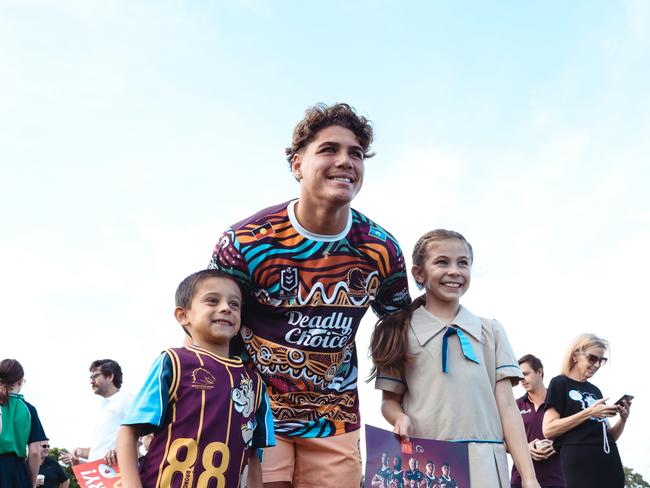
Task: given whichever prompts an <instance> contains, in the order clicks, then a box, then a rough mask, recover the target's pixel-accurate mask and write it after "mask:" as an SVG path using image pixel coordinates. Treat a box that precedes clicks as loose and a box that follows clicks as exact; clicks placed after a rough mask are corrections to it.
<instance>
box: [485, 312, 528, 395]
mask: <svg viewBox="0 0 650 488" xmlns="http://www.w3.org/2000/svg"><path fill="white" fill-rule="evenodd" d="M492 329H493V331H494V349H495V367H496V381H499V380H502V379H504V378H510V381H511V382H512V384H513V386H514V385H516V384H517V383H518V382H519V380H521V379H523V377H524V375H523V374H522V373H521V368H520V367H519V361H517V357H516V356H515V353H514V352H513V350H512V347H511V346H510V341H509V340H508V336H507V334H506V331H505V329H504V328H503V325H501V324H500V323H499V322H498V321H497V320H493V321H492Z"/></svg>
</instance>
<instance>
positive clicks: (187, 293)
mask: <svg viewBox="0 0 650 488" xmlns="http://www.w3.org/2000/svg"><path fill="white" fill-rule="evenodd" d="M208 278H227V279H229V280H232V281H234V282H235V283H236V284H237V288H239V291H240V292H241V297H242V303H243V301H244V289H243V288H242V286H241V284H240V283H239V281H237V280H236V279H235V277H234V276H232V275H230V274H228V273H226V272H225V271H221V270H219V269H202V270H201V271H197V272H196V273H192V274H191V275H189V276H188V277H187V278H185V279H184V280H183V281H181V282H180V284H179V285H178V288H176V296H175V299H176V306H177V307H182V308H190V305H191V304H192V298H194V294H195V293H196V289H197V287H198V286H199V284H200V283H201V282H202V281H204V280H207V279H208Z"/></svg>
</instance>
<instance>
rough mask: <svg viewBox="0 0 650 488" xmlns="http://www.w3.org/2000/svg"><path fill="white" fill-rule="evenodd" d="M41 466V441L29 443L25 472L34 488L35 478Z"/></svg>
mask: <svg viewBox="0 0 650 488" xmlns="http://www.w3.org/2000/svg"><path fill="white" fill-rule="evenodd" d="M40 465H41V441H36V442H30V443H29V445H28V447H27V471H28V474H29V479H30V480H31V483H32V486H36V476H38V468H39V467H40Z"/></svg>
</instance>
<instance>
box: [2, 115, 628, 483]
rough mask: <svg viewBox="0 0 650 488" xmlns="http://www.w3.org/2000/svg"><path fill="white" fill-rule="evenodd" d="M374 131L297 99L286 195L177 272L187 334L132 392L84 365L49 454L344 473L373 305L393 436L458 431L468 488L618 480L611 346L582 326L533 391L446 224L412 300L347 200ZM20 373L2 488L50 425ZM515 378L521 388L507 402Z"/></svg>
mask: <svg viewBox="0 0 650 488" xmlns="http://www.w3.org/2000/svg"><path fill="white" fill-rule="evenodd" d="M372 140H373V128H372V126H371V124H370V123H369V122H368V120H367V119H366V118H365V117H362V116H360V115H358V114H357V113H356V112H355V111H354V109H353V108H351V107H350V106H349V105H347V104H336V105H332V106H325V105H316V106H314V107H310V108H309V109H308V110H307V111H306V113H305V117H304V118H303V119H302V120H301V121H300V122H299V123H298V125H297V126H296V127H295V129H294V132H293V137H292V141H291V144H290V146H289V147H287V149H286V156H287V161H288V164H289V170H290V171H291V173H292V175H293V177H294V178H295V179H296V180H297V182H298V184H299V188H300V190H299V198H297V199H294V200H290V201H287V202H284V203H281V204H278V205H274V206H271V207H269V208H266V209H263V210H261V211H259V212H257V213H256V214H254V215H252V216H251V217H248V218H245V219H243V220H242V221H240V222H238V223H236V224H234V225H232V226H231V227H230V228H228V229H227V230H226V231H225V232H224V234H223V235H222V236H221V237H220V238H219V239H218V241H217V244H216V246H215V248H214V252H213V254H212V257H211V260H210V263H209V266H208V269H206V270H202V271H198V272H195V273H193V274H191V275H190V276H188V277H187V278H185V279H184V280H183V281H182V282H181V284H180V285H179V286H178V288H177V291H176V297H175V301H176V308H175V311H174V315H175V318H176V320H177V321H178V322H179V324H180V325H181V327H182V328H183V330H184V331H185V333H186V334H187V338H188V340H187V345H186V346H184V347H178V348H170V349H167V350H165V351H164V352H163V353H162V354H161V355H160V356H159V357H158V358H156V359H155V361H154V362H153V365H152V368H151V370H150V373H149V375H148V377H147V379H146V381H145V384H144V385H143V386H142V388H141V389H140V391H139V392H138V393H137V395H135V397H131V396H129V395H127V394H125V393H122V392H121V391H120V388H121V383H122V371H121V369H120V367H119V365H118V364H117V362H115V361H113V360H98V361H94V362H93V363H92V364H91V365H90V372H91V376H90V381H91V385H92V386H93V390H94V392H95V393H96V394H97V395H99V396H101V397H102V398H103V402H102V407H101V411H100V413H99V415H98V420H97V425H96V428H95V431H94V440H93V444H92V445H90V446H84V447H77V448H75V449H73V450H72V452H70V453H64V454H63V456H62V457H61V461H62V462H66V463H83V462H85V461H88V460H90V461H92V460H95V459H100V458H103V459H104V460H105V462H106V463H109V464H116V463H117V464H119V468H120V471H121V473H122V475H121V476H122V482H123V486H124V487H126V488H131V487H136V488H137V487H141V486H145V487H165V488H166V487H177V486H197V487H204V486H205V487H207V486H220V487H222V486H226V487H237V486H250V487H259V486H264V487H266V488H290V487H296V488H299V487H322V486H328V487H330V486H331V487H343V488H345V487H354V488H357V487H358V486H359V485H360V481H361V472H362V469H361V463H360V459H361V453H360V452H359V430H360V427H361V425H362V421H361V418H360V412H359V398H358V390H357V382H358V381H359V377H358V365H357V350H356V348H355V340H354V339H355V335H356V333H357V329H358V327H359V323H360V321H361V318H362V317H363V316H364V314H365V313H366V311H367V309H368V308H369V307H372V309H373V311H374V312H375V313H376V314H377V315H378V316H379V317H380V318H379V322H378V323H377V325H376V327H375V330H374V332H373V334H372V338H371V357H372V360H373V364H374V367H373V371H372V373H371V377H372V378H374V380H375V386H376V388H377V389H379V390H381V391H382V404H381V412H382V414H383V415H384V417H385V418H386V420H387V421H388V422H390V424H391V425H393V426H394V432H395V433H396V434H397V435H398V436H400V437H401V438H402V439H404V440H408V438H409V436H415V437H422V438H430V439H438V440H445V441H453V442H460V443H464V444H466V445H467V449H468V452H469V474H470V480H471V482H470V483H471V486H472V487H474V488H482V487H485V488H498V487H506V486H510V484H511V483H512V486H521V487H525V488H531V487H532V488H538V487H540V486H547V487H553V486H555V487H560V486H566V487H569V488H575V487H583V486H584V487H587V486H588V487H593V486H608V487H613V488H618V487H623V485H624V481H623V470H622V465H621V461H620V457H619V455H618V451H617V449H616V440H617V439H618V438H619V436H620V435H621V433H622V431H623V428H624V427H625V422H626V421H627V417H628V415H629V411H630V399H624V400H622V401H621V402H620V403H619V404H614V405H608V404H606V403H605V400H604V399H603V398H602V394H601V392H600V390H599V389H598V388H597V387H596V386H594V385H592V384H591V383H590V382H589V381H588V380H589V379H590V378H591V377H592V376H593V375H594V374H595V372H597V371H598V369H599V367H600V366H601V365H602V364H604V362H605V361H606V360H607V358H606V357H605V353H606V351H607V342H606V341H605V340H603V339H601V338H598V337H595V336H593V335H591V334H583V335H581V336H579V338H578V339H577V340H576V342H575V343H572V344H571V345H570V347H569V348H568V351H567V356H566V359H565V364H564V366H563V370H562V374H561V375H560V376H558V377H556V378H553V380H552V381H551V382H550V384H549V388H548V391H547V390H546V389H545V388H544V385H543V381H542V379H543V367H542V365H541V361H539V359H537V358H535V357H534V356H532V355H527V356H523V357H522V358H521V359H519V360H517V358H516V356H515V354H514V352H513V350H512V348H511V346H510V343H509V341H508V337H507V334H506V330H505V328H504V327H503V326H502V325H501V324H500V323H499V322H498V321H496V320H491V319H486V318H483V317H481V316H479V315H476V314H474V313H472V312H471V311H470V310H468V309H467V308H465V307H464V306H462V305H461V304H460V299H461V297H462V296H463V294H464V293H465V292H466V291H467V290H468V288H469V285H470V281H471V268H472V263H473V260H474V250H473V248H472V246H471V245H470V243H469V242H468V240H467V239H465V237H464V236H463V235H461V234H460V233H458V232H455V231H449V230H442V229H437V230H433V231H429V232H426V233H425V234H424V235H423V236H422V237H421V238H420V239H419V240H418V242H417V244H416V245H415V248H414V250H413V254H412V258H413V260H412V263H413V264H412V268H411V273H412V275H413V277H414V278H415V281H416V283H417V286H418V288H420V289H422V290H424V293H423V294H421V295H420V296H418V297H417V298H415V299H414V300H413V301H411V298H410V294H409V290H408V285H407V272H406V266H405V262H404V256H403V254H402V251H401V249H400V247H399V245H398V243H397V240H396V239H395V238H394V237H393V236H392V235H391V234H390V233H389V232H387V231H386V230H385V229H384V228H383V227H381V226H380V225H379V224H377V223H376V222H374V221H373V220H371V219H369V218H368V217H367V216H365V215H364V214H362V213H361V212H359V211H357V210H354V209H352V208H351V202H352V200H353V199H354V198H355V196H356V195H357V193H358V192H359V190H360V189H361V187H362V183H363V178H364V171H365V167H364V161H365V160H366V159H368V158H370V157H372V156H373V155H374V154H373V153H372V151H371V149H370V146H371V143H372ZM23 378H24V372H23V371H22V367H20V364H19V363H18V362H17V361H15V360H4V361H2V363H0V405H1V406H2V417H0V421H1V422H2V423H1V424H0V425H1V427H2V431H1V432H0V488H5V487H12V488H13V487H19V488H20V487H27V486H38V483H39V482H41V481H42V480H41V479H39V478H38V471H39V466H40V465H41V462H42V453H43V450H44V449H45V447H44V446H46V444H47V438H46V437H45V434H44V432H43V428H42V426H41V425H40V422H39V421H38V415H37V413H36V410H35V409H34V407H33V406H31V405H30V404H29V403H27V402H26V401H25V400H24V398H23V397H22V396H21V395H20V388H21V386H22V384H23ZM520 381H521V382H522V385H523V386H524V388H525V389H526V392H527V393H526V395H525V396H524V397H522V398H520V399H519V400H517V401H515V399H514V396H513V392H512V386H513V385H515V384H518V383H519V382H520ZM468 391H471V392H472V399H471V401H467V395H468V394H467V392H468ZM614 416H619V420H618V422H617V423H616V424H615V425H613V426H611V425H610V424H609V422H608V421H607V419H608V418H611V417H614ZM522 418H523V420H522ZM145 437H146V438H147V441H148V442H149V441H150V444H148V448H147V452H146V455H144V456H141V450H140V447H139V442H140V441H141V440H142V439H143V438H145ZM506 452H509V453H510V455H511V457H512V460H513V462H514V466H515V469H514V471H513V473H512V479H511V476H510V474H509V472H508V463H507V458H506ZM558 453H559V454H558ZM558 459H559V463H558ZM593 459H598V460H599V461H598V462H596V463H594V462H593V461H592V460H593ZM414 461H415V460H414ZM48 464H51V463H48ZM411 464H413V466H411ZM440 468H441V474H440V476H437V475H436V474H435V465H434V463H433V462H431V465H429V463H427V465H425V471H424V472H421V471H420V470H419V467H418V466H417V465H416V463H411V462H410V460H409V468H408V469H407V470H404V471H403V472H402V467H401V458H400V459H399V465H397V464H395V463H394V464H393V467H392V469H390V468H388V464H387V460H386V465H385V466H382V470H383V471H382V474H380V473H377V474H378V476H376V477H373V479H372V480H371V481H370V482H371V483H372V485H373V486H384V487H388V486H400V487H401V486H404V484H405V483H408V485H407V486H418V487H419V488H423V487H425V486H426V487H427V488H431V487H438V488H441V487H442V486H445V487H446V488H451V487H456V486H457V485H456V483H455V481H453V478H452V476H451V473H450V466H449V465H444V464H443V465H442V466H441V467H440ZM389 471H392V472H389ZM593 480H597V482H594V481H593ZM602 480H607V484H606V485H605V484H599V483H600V482H601V481H602ZM63 483H65V482H63ZM54 486H56V485H54ZM462 488H464V487H462Z"/></svg>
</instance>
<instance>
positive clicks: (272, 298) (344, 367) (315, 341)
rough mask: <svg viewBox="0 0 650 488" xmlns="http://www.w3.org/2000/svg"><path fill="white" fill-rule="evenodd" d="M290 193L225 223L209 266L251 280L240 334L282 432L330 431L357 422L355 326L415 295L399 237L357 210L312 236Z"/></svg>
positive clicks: (352, 427)
mask: <svg viewBox="0 0 650 488" xmlns="http://www.w3.org/2000/svg"><path fill="white" fill-rule="evenodd" d="M287 207H288V204H287V203H284V204H281V205H278V206H275V207H271V208H269V209H266V210H263V211H262V212H260V213H258V214H256V215H254V216H253V217H251V218H249V219H247V220H245V221H243V222H240V223H238V224H236V225H234V226H233V227H231V228H230V229H228V230H227V231H226V232H225V233H224V234H223V235H222V236H221V238H220V239H219V241H218V243H217V246H216V248H215V250H214V253H213V255H212V260H211V262H210V265H209V267H210V268H217V269H221V270H223V271H226V272H228V273H231V274H232V275H233V276H235V277H236V278H237V279H238V280H239V281H240V282H241V283H242V284H243V285H244V287H245V288H246V290H247V292H248V294H249V298H248V300H247V301H246V302H245V305H244V318H243V320H242V324H243V327H242V330H241V336H242V338H243V340H244V344H245V348H246V353H247V354H248V357H249V358H250V360H251V361H252V363H253V365H254V366H255V367H256V368H257V370H258V371H259V373H260V374H261V375H262V377H263V378H264V381H265V382H266V384H267V387H268V389H269V396H270V398H271V405H272V407H273V414H274V417H275V419H276V432H278V433H281V434H284V435H296V436H302V437H327V436H330V435H337V434H342V433H345V432H350V431H352V430H355V429H358V428H359V426H360V419H359V406H358V398H357V357H356V349H355V344H354V336H355V334H356V331H357V328H358V326H359V323H360V321H361V318H362V317H363V315H364V314H365V312H366V310H367V309H368V307H369V306H372V308H373V310H374V311H375V312H376V313H377V314H378V315H384V314H386V313H390V312H393V311H396V310H398V309H400V308H402V307H404V306H405V305H407V304H408V303H409V302H410V298H409V295H408V289H407V282H406V273H405V269H404V260H403V256H402V253H401V250H400V248H399V246H398V244H397V242H396V241H395V239H394V238H393V237H392V236H391V235H390V234H388V233H387V232H386V231H385V230H384V229H383V228H381V227H380V226H378V225H377V224H375V223H374V222H372V221H371V220H369V219H368V218H367V217H365V216H364V215H363V214H361V213H359V212H357V211H355V210H352V213H351V224H350V228H349V230H348V232H347V233H345V235H341V236H338V238H337V239H333V240H332V239H326V238H323V239H319V238H314V237H312V236H309V237H308V236H306V235H305V234H304V233H301V232H300V230H299V229H298V228H297V226H296V225H294V222H292V215H291V211H290V209H288V208H287Z"/></svg>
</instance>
